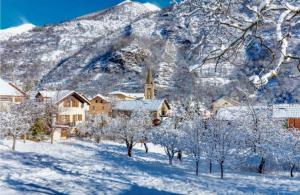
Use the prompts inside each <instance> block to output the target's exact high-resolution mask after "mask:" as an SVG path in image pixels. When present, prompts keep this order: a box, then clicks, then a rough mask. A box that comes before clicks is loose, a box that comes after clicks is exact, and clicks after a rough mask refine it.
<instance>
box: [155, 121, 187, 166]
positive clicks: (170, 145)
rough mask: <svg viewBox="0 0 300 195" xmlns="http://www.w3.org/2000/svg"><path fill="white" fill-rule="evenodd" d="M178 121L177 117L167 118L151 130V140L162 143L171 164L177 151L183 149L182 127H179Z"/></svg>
mask: <svg viewBox="0 0 300 195" xmlns="http://www.w3.org/2000/svg"><path fill="white" fill-rule="evenodd" d="M177 125H178V122H177V121H176V117H173V118H167V119H165V120H163V121H162V124H161V125H160V126H158V127H157V128H154V129H153V130H152V132H151V136H150V139H151V142H152V143H154V144H159V145H161V146H162V147H163V148H164V150H165V153H166V155H167V156H168V159H169V164H170V165H172V163H173V159H174V156H175V154H176V153H178V152H180V151H181V150H182V149H183V146H182V143H181V140H182V136H183V134H182V129H179V128H178V127H177Z"/></svg>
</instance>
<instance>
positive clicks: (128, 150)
mask: <svg viewBox="0 0 300 195" xmlns="http://www.w3.org/2000/svg"><path fill="white" fill-rule="evenodd" d="M127 154H128V156H129V157H132V147H131V146H129V147H128V148H127Z"/></svg>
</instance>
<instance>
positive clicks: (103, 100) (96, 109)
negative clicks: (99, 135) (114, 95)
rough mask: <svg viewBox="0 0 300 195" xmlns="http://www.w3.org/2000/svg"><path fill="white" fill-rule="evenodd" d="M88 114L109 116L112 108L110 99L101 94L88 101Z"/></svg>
mask: <svg viewBox="0 0 300 195" xmlns="http://www.w3.org/2000/svg"><path fill="white" fill-rule="evenodd" d="M89 113H90V114H92V115H95V114H104V115H107V116H111V115H112V106H111V101H110V99H109V98H108V97H106V96H103V95H101V94H97V95H96V96H95V97H93V98H92V99H90V106H89Z"/></svg>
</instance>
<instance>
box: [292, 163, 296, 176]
mask: <svg viewBox="0 0 300 195" xmlns="http://www.w3.org/2000/svg"><path fill="white" fill-rule="evenodd" d="M295 166H296V165H295V164H293V165H292V167H291V177H294V174H293V171H294V169H295Z"/></svg>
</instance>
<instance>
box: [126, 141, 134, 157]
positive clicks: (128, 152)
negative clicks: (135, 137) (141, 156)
mask: <svg viewBox="0 0 300 195" xmlns="http://www.w3.org/2000/svg"><path fill="white" fill-rule="evenodd" d="M125 141H126V147H127V155H128V156H129V157H132V148H133V142H132V141H128V140H125Z"/></svg>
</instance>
